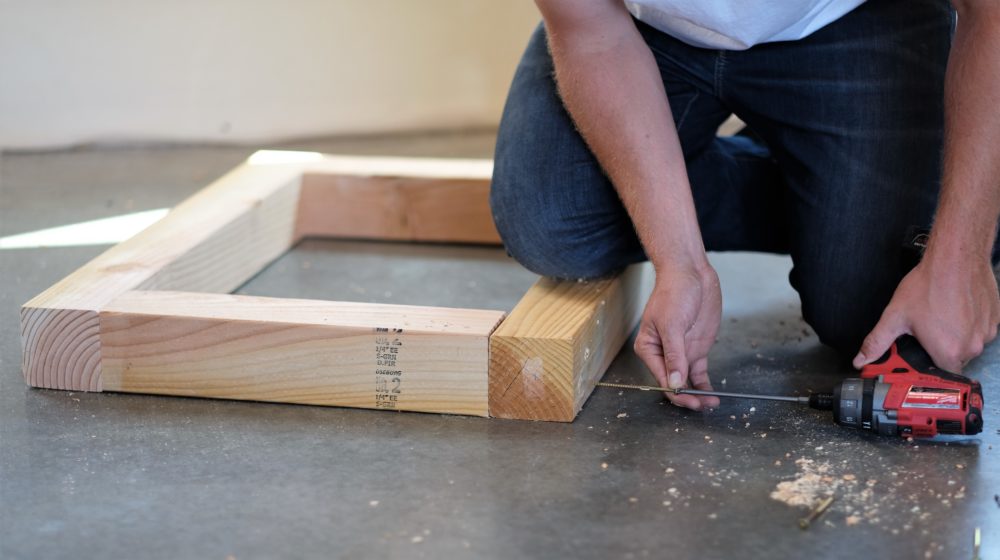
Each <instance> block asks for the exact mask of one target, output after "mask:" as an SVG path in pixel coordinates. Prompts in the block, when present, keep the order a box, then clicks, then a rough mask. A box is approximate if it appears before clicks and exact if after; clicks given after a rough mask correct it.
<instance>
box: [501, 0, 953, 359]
mask: <svg viewBox="0 0 1000 560" xmlns="http://www.w3.org/2000/svg"><path fill="white" fill-rule="evenodd" d="M954 22H955V19H954V14H953V12H952V10H951V8H950V5H949V3H948V1H947V0H869V1H868V2H867V3H865V4H863V5H861V6H860V7H859V8H857V9H856V10H854V11H853V12H851V13H849V14H847V15H846V16H844V17H843V18H841V19H840V20H838V21H836V22H834V23H832V24H830V25H828V26H827V27H825V28H823V29H820V30H819V31H817V32H816V33H814V34H812V35H810V36H809V37H807V38H805V39H802V40H799V41H794V42H780V43H769V44H763V45H758V46H756V47H753V48H751V49H749V50H746V51H719V50H709V49H700V48H696V47H692V46H689V45H687V44H685V43H682V42H681V41H678V40H676V39H674V38H672V37H670V36H669V35H667V34H664V33H662V32H659V31H657V30H655V29H653V28H651V27H649V26H647V25H644V24H643V23H641V22H638V21H637V22H636V25H637V26H638V28H639V31H640V33H641V34H642V37H643V38H644V39H645V41H646V43H647V44H648V45H649V48H650V50H652V52H653V55H654V57H655V59H656V63H657V65H658V67H659V70H660V75H661V77H662V79H663V84H664V86H665V87H666V92H667V98H668V99H669V102H670V108H671V110H672V112H673V118H674V123H675V124H676V127H677V134H678V136H679V137H680V142H681V146H682V148H683V152H684V158H685V161H686V164H687V173H688V176H689V178H690V183H691V189H692V192H693V195H694V201H695V207H696V210H697V214H698V221H699V224H700V226H701V231H702V235H703V237H704V242H705V247H706V249H708V250H709V251H727V250H740V251H763V252H771V253H782V254H789V255H791V257H792V261H793V265H794V266H793V270H792V272H791V274H790V281H791V285H792V286H793V287H794V288H795V290H797V291H798V293H799V296H800V298H801V301H802V313H803V317H804V318H805V319H806V321H808V322H809V324H810V325H811V326H812V327H813V329H814V330H815V331H816V333H817V334H818V335H819V337H820V340H822V341H823V342H824V343H826V344H828V345H830V346H832V347H834V348H836V349H837V350H839V351H841V352H842V353H844V354H845V355H847V356H853V355H854V353H856V352H857V350H858V347H859V346H860V343H861V341H862V340H863V338H864V337H865V335H866V334H867V333H868V332H869V331H870V330H871V328H872V327H873V326H874V325H875V323H876V322H877V320H878V318H879V316H880V314H881V313H882V310H883V309H884V308H885V306H886V305H887V304H888V302H889V300H890V298H891V296H892V294H893V291H894V290H895V288H896V286H897V285H898V283H899V281H900V280H901V279H902V277H903V276H904V275H905V274H906V272H908V270H909V268H910V267H911V266H912V262H911V261H910V259H909V258H908V256H907V255H906V254H904V251H903V250H902V249H901V247H902V244H903V240H904V237H905V236H906V232H907V230H908V229H909V228H910V227H911V226H916V227H929V226H930V224H931V220H932V217H933V213H934V209H935V206H936V203H937V196H938V189H939V183H940V176H941V150H942V136H943V132H942V131H943V127H944V122H943V94H944V74H945V66H946V62H947V58H948V51H949V48H950V45H951V37H952V33H953V29H954ZM552 76H553V66H552V58H551V56H550V55H549V52H548V50H547V47H546V38H545V29H544V27H542V26H540V27H539V28H538V29H537V30H536V32H535V34H534V36H533V37H532V38H531V41H530V43H529V44H528V47H527V51H526V52H525V54H524V58H523V59H522V60H521V63H520V66H519V67H518V69H517V73H516V75H515V77H514V82H513V85H512V86H511V89H510V94H509V97H508V99H507V104H506V107H505V109H504V113H503V119H502V122H501V125H500V131H499V135H498V139H497V147H496V156H495V169H494V175H493V186H492V191H491V204H492V207H493V215H494V218H495V220H496V225H497V228H498V230H499V232H500V235H501V237H502V238H503V241H504V244H505V245H506V247H507V250H508V252H509V253H510V254H511V255H512V256H513V257H514V258H515V259H517V260H518V261H519V262H520V263H522V264H523V265H524V266H525V267H527V268H528V269H530V270H532V271H534V272H536V273H539V274H542V275H546V276H554V277H561V278H595V277H601V276H607V275H609V274H613V273H614V272H616V271H618V270H620V269H621V268H623V267H625V266H627V265H629V264H631V263H635V262H639V261H642V260H645V258H646V257H645V254H644V253H643V249H642V247H641V245H640V243H639V240H638V239H637V237H636V234H635V231H634V228H633V226H632V223H631V221H630V219H629V217H628V215H627V213H626V211H625V209H624V207H623V206H622V204H621V202H620V200H619V198H618V195H617V193H616V192H615V190H614V188H613V187H612V185H611V183H610V182H609V181H608V178H607V177H606V176H605V175H604V173H603V171H602V169H601V166H600V164H599V163H598V162H597V160H596V159H595V158H594V156H593V154H592V153H591V152H590V151H589V150H588V148H587V146H586V144H585V143H584V141H583V139H582V138H581V137H580V135H579V133H578V132H577V131H576V129H575V128H574V126H573V123H572V121H571V119H570V117H569V115H568V114H567V113H566V110H565V108H564V107H563V105H562V102H561V101H560V99H559V95H558V93H557V91H556V86H555V84H554V82H553V78H552ZM730 114H736V115H737V116H739V117H740V118H741V119H742V120H743V121H744V122H745V123H747V125H748V129H749V131H751V133H749V134H747V135H737V136H734V137H728V138H719V137H717V136H716V129H717V128H718V126H719V125H720V124H721V123H722V122H723V121H724V120H725V119H726V118H727V117H728V116H729V115H730Z"/></svg>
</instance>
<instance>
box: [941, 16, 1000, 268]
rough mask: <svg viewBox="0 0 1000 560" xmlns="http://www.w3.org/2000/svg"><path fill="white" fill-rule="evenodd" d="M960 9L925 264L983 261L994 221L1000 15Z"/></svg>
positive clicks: (999, 169) (999, 180)
mask: <svg viewBox="0 0 1000 560" xmlns="http://www.w3.org/2000/svg"><path fill="white" fill-rule="evenodd" d="M956 5H957V7H958V8H959V19H958V28H957V30H956V33H955V40H954V43H953V45H952V52H951V56H950V59H949V61H948V72H947V77H946V82H945V148H944V173H943V176H942V183H941V198H940V203H939V205H938V211H937V215H936V217H935V223H934V228H933V230H932V233H931V240H930V245H929V247H928V257H929V258H930V259H931V260H946V261H950V262H953V263H955V262H974V261H976V260H980V261H982V260H985V259H988V258H989V255H990V251H991V249H992V247H993V243H994V240H995V239H996V227H997V219H998V217H1000V9H997V8H995V4H994V2H985V1H982V0H972V1H971V2H967V3H965V4H962V3H958V2H956Z"/></svg>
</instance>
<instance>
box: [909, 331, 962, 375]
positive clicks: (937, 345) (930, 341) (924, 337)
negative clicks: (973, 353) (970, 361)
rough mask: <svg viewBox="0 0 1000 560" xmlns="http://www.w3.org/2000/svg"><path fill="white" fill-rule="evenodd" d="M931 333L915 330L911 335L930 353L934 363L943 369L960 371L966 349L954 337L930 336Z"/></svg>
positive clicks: (954, 371) (953, 371)
mask: <svg viewBox="0 0 1000 560" xmlns="http://www.w3.org/2000/svg"><path fill="white" fill-rule="evenodd" d="M932 334H933V333H932ZM932 334H928V333H925V332H922V331H920V330H916V331H914V333H913V336H915V337H916V338H917V341H919V342H920V345H921V346H923V348H924V350H926V351H927V354H929V355H930V357H931V361H932V362H934V365H936V366H937V367H939V368H941V369H943V370H945V371H950V372H952V373H962V366H964V365H965V363H964V361H963V360H965V358H966V357H967V356H966V351H965V350H966V349H964V348H962V345H961V343H960V342H959V341H958V340H957V339H955V338H952V337H948V338H942V337H941V336H940V335H938V336H932Z"/></svg>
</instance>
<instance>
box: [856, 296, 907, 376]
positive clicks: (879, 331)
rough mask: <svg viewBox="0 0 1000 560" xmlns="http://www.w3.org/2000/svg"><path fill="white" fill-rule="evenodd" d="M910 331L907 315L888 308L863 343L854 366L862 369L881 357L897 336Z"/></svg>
mask: <svg viewBox="0 0 1000 560" xmlns="http://www.w3.org/2000/svg"><path fill="white" fill-rule="evenodd" d="M908 331H909V327H908V325H907V323H906V319H905V317H904V316H903V315H902V314H901V313H898V312H896V311H895V310H893V309H892V308H888V309H886V310H885V312H884V313H882V318H881V319H879V321H878V324H876V325H875V328H874V329H872V332H870V333H869V334H868V336H867V337H865V341H864V342H863V343H861V350H860V351H859V352H858V355H857V356H855V357H854V360H853V362H852V363H853V365H854V367H855V368H856V369H861V367H862V366H864V365H865V364H868V363H870V362H873V361H875V360H877V359H879V358H880V357H881V356H882V354H885V352H886V350H888V349H889V347H890V346H892V343H893V342H895V340H896V339H897V338H899V337H900V336H901V335H904V334H907V332H908Z"/></svg>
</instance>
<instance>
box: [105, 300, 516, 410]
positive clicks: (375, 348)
mask: <svg viewBox="0 0 1000 560" xmlns="http://www.w3.org/2000/svg"><path fill="white" fill-rule="evenodd" d="M502 318H503V312H500V311H484V310H473V309H448V308H435V307H417V306H404V305H383V304H363V303H346V302H327V301H311V300H296V299H277V298H262V297H252V296H235V295H225V294H198V293H178V292H150V291H147V292H143V291H134V292H126V293H125V294H123V295H122V296H120V297H118V298H116V299H115V300H114V301H112V302H110V303H109V304H108V305H107V306H106V307H105V309H104V310H103V311H102V312H101V314H100V331H101V348H102V354H103V356H102V360H103V369H104V373H103V378H104V389H105V390H113V391H124V392H135V393H152V394H164V395H182V396H192V397H213V398H226V399H240V400H258V401H275V402H291V403H303V404H318V405H333V406H350V407H361V408H381V409H390V410H414V411H423V412H439V413H454V414H469V415H477V416H486V415H487V413H488V407H487V385H488V381H487V378H488V368H489V335H490V333H491V332H492V331H493V329H494V328H495V327H496V326H497V324H498V323H500V320H501V319H502Z"/></svg>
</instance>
